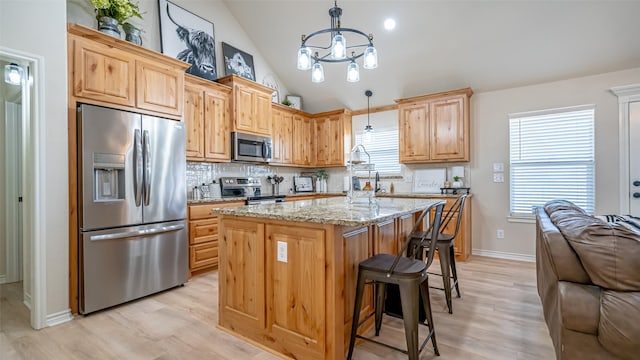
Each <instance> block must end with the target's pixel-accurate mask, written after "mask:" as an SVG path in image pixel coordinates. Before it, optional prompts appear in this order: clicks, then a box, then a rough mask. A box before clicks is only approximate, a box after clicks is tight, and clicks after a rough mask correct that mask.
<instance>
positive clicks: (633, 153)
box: [628, 102, 640, 216]
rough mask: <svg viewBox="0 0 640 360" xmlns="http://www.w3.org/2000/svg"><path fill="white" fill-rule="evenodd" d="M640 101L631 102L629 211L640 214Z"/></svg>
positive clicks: (635, 214) (632, 213)
mask: <svg viewBox="0 0 640 360" xmlns="http://www.w3.org/2000/svg"><path fill="white" fill-rule="evenodd" d="M638 154H640V102H632V103H629V155H628V158H629V190H630V191H629V192H630V196H631V199H630V200H629V213H630V214H631V215H634V216H640V157H638Z"/></svg>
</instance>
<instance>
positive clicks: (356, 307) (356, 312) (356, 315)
mask: <svg viewBox="0 0 640 360" xmlns="http://www.w3.org/2000/svg"><path fill="white" fill-rule="evenodd" d="M365 280H366V278H365V276H363V274H362V271H360V270H359V271H358V287H357V288H356V301H355V303H354V304H353V319H351V336H350V338H349V353H348V354H347V359H351V356H353V347H354V346H355V344H356V333H357V332H358V323H359V322H360V308H361V306H362V294H363V292H364V283H365Z"/></svg>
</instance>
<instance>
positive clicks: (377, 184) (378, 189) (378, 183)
mask: <svg viewBox="0 0 640 360" xmlns="http://www.w3.org/2000/svg"><path fill="white" fill-rule="evenodd" d="M374 189H376V192H378V191H380V173H379V172H377V171H376V184H375V187H374Z"/></svg>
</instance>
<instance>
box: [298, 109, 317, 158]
mask: <svg viewBox="0 0 640 360" xmlns="http://www.w3.org/2000/svg"><path fill="white" fill-rule="evenodd" d="M312 134H313V120H312V119H311V118H309V117H306V116H302V115H300V114H295V115H294V116H293V164H294V165H299V166H311V164H312V156H313V155H312V154H313V150H314V146H315V144H314V143H315V142H314V141H313V140H312V139H313V138H312Z"/></svg>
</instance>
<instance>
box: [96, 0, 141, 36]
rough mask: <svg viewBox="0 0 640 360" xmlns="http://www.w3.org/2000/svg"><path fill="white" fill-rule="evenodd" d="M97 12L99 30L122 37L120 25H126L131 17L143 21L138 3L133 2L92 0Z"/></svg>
mask: <svg viewBox="0 0 640 360" xmlns="http://www.w3.org/2000/svg"><path fill="white" fill-rule="evenodd" d="M91 4H93V7H94V8H95V11H96V20H98V30H100V31H101V32H104V33H106V34H109V35H111V36H115V37H117V38H119V37H120V29H119V28H118V25H122V24H124V23H125V22H126V21H127V20H128V19H129V18H130V17H132V16H135V17H137V18H139V19H142V15H141V14H140V12H139V7H138V4H137V3H133V2H131V0H91Z"/></svg>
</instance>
